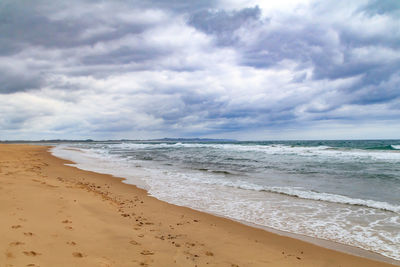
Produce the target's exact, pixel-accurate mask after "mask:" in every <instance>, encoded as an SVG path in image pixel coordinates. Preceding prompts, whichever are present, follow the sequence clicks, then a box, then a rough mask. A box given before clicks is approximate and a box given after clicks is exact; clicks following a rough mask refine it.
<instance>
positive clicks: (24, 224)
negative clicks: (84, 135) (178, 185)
mask: <svg viewBox="0 0 400 267" xmlns="http://www.w3.org/2000/svg"><path fill="white" fill-rule="evenodd" d="M49 149H50V147H48V146H33V145H0V163H1V165H0V174H4V175H2V176H3V177H4V178H3V177H2V179H1V180H0V182H1V183H0V192H1V195H3V196H2V197H0V200H1V201H0V203H1V204H0V205H1V206H0V207H1V210H2V211H4V213H5V214H4V215H6V216H5V217H4V218H5V220H4V222H1V226H2V228H1V229H3V230H1V231H3V232H4V233H2V234H3V236H5V238H4V239H3V240H2V241H0V248H2V249H4V251H6V252H5V253H3V258H0V263H6V266H20V265H18V264H19V263H22V262H24V261H23V260H27V259H28V260H30V261H32V262H33V261H35V260H36V262H37V263H31V264H34V265H30V266H47V265H46V264H49V263H53V264H57V266H60V262H62V263H63V264H64V263H65V264H66V265H65V266H68V265H70V266H71V264H72V265H73V264H75V265H77V266H132V265H133V266H166V265H163V264H166V263H168V264H167V266H196V265H197V266H266V265H267V266H293V265H299V264H300V263H301V264H300V265H301V266H322V265H323V266H338V265H342V266H392V265H390V264H388V263H385V262H383V261H382V260H381V259H371V258H364V257H357V256H354V255H351V254H348V252H346V253H342V252H338V251H335V250H332V249H328V248H324V247H322V246H320V245H314V244H311V243H309V242H308V241H307V242H305V241H302V240H298V239H296V238H293V237H288V236H286V235H280V234H279V233H274V232H273V231H272V232H271V231H269V230H266V229H259V228H257V227H255V226H253V225H249V224H244V223H243V222H236V221H234V220H232V219H228V218H223V217H218V216H216V215H212V214H207V213H205V212H202V211H196V210H193V209H190V208H187V207H181V206H176V205H173V204H169V203H166V202H163V201H161V200H158V199H156V198H154V197H152V196H149V195H148V194H147V191H145V190H144V189H140V188H138V187H136V186H135V185H131V184H127V183H124V182H123V181H124V179H123V178H118V177H114V176H111V175H107V174H100V173H94V172H90V171H84V170H81V169H78V168H76V167H73V166H67V165H65V164H73V162H70V161H67V160H63V159H60V158H56V157H55V156H53V155H52V154H51V153H50V152H49ZM21 167H23V168H22V169H23V170H21ZM24 168H25V169H24ZM15 184H17V186H15ZM32 189H34V191H32ZM4 193H6V194H4ZM7 193H8V195H7ZM12 194H13V195H12ZM38 194H39V195H40V196H41V198H42V197H43V198H44V197H45V196H46V198H45V200H46V201H42V199H41V198H37V197H36V196H37V195H38ZM10 195H12V196H13V197H11V198H10ZM27 195H29V196H31V198H28V200H31V201H32V202H29V201H28V202H27V200H26V199H24V198H25V196H27ZM66 200H68V201H66ZM35 201H37V202H38V203H34V202H35ZM39 202H40V203H39ZM58 202H60V203H58ZM15 203H19V204H18V208H19V209H15V210H13V211H12V210H9V208H10V207H9V206H12V205H14V206H15V205H16V204H15ZM77 203H82V204H80V205H78V204H77ZM39 204H40V205H45V207H46V209H47V210H48V211H50V210H54V211H55V216H58V215H59V214H60V218H57V220H56V221H55V222H54V223H55V224H54V225H53V224H52V223H51V222H47V225H46V226H47V228H49V229H50V230H47V229H46V230H44V229H42V228H43V225H41V224H40V223H42V224H43V223H46V220H43V218H40V216H38V215H41V216H46V212H44V213H42V214H41V213H40V210H42V209H43V206H40V205H39ZM56 204H60V205H61V206H57V205H56ZM32 205H33V206H32ZM27 207H29V208H30V209H27ZM38 207H40V209H38ZM25 210H33V211H32V212H27V211H25ZM66 211H68V212H67V213H68V215H66V216H61V214H64V213H66ZM24 212H25V214H24V216H23V215H21V214H23V213H24ZM17 213H19V214H18V215H17ZM161 213H162V214H161ZM13 214H14V215H13ZM28 215H30V216H28ZM18 216H19V217H20V218H16V217H18ZM2 217H3V216H2ZM22 217H31V218H22ZM61 217H63V218H64V219H62V218H61ZM65 217H68V218H67V219H65ZM20 219H22V220H20ZM24 220H25V221H24ZM31 221H37V222H40V223H39V224H32V225H30V224H31V223H30V222H31ZM60 222H61V223H62V224H61V226H65V227H61V228H60V229H58V228H59V227H57V226H59V224H60ZM64 222H65V223H64ZM70 222H71V223H70ZM105 222H106V223H105ZM18 223H19V224H18ZM9 224H11V226H10V225H9ZM18 225H19V227H18ZM88 225H90V226H91V227H88ZM14 226H15V228H13V227H14ZM29 227H30V228H31V229H35V230H36V231H35V232H33V231H32V232H27V233H32V235H33V237H36V236H37V237H40V236H46V234H47V235H48V236H47V239H45V241H40V240H39V239H38V240H36V241H35V242H33V243H34V244H36V245H37V247H38V250H40V251H39V252H37V251H36V250H26V251H19V253H18V251H17V252H14V250H18V249H19V247H23V246H25V245H28V241H29V240H27V241H18V240H15V239H16V234H15V233H16V232H18V231H19V235H17V236H18V237H19V238H20V239H22V237H23V238H26V236H23V235H21V233H20V232H21V231H20V230H21V229H25V228H29ZM68 227H71V228H73V229H69V228H68ZM20 228H21V229H20ZM68 229H69V230H68ZM66 230H67V231H66ZM65 231H66V232H65ZM25 233H26V232H24V234H25ZM77 233H78V234H77ZM28 235H29V234H28ZM93 236H95V237H96V241H98V242H93V240H92V239H93ZM71 237H74V239H75V240H73V241H71V240H70V239H71ZM133 237H134V238H133ZM43 238H44V237H43ZM28 239H29V238H28ZM31 239H33V238H31ZM53 239H54V240H53ZM59 239H63V241H65V242H56V241H57V240H59ZM133 239H134V240H133ZM66 240H70V241H66ZM101 240H102V241H106V243H102V242H99V241H101ZM7 242H8V244H7ZM16 242H20V243H24V245H22V244H20V245H15V244H16ZM67 242H70V243H71V242H72V243H75V245H73V247H74V250H78V249H77V247H78V246H79V251H75V252H71V251H72V250H70V251H68V253H64V252H65V250H68V249H63V247H62V245H63V246H67V247H68V248H70V247H71V245H68V244H67ZM327 242H330V241H327ZM332 243H333V242H332ZM11 244H14V245H15V246H13V245H11ZM49 244H51V245H52V246H49ZM65 244H67V245H65ZM7 245H8V246H7ZM46 245H47V247H46ZM75 248H76V249H75ZM13 249H14V250H13ZM49 251H51V252H52V253H51V254H52V255H49V254H50V253H48V252H49ZM25 252H27V253H25ZM32 252H34V253H32ZM33 254H36V255H33ZM64 254H65V255H64ZM17 256H18V257H17ZM54 257H56V258H54ZM57 257H58V258H57ZM382 257H384V256H382ZM128 258H129V260H127V259H128ZM385 258H386V257H385ZM33 259H34V260H33ZM388 259H389V260H390V258H388ZM376 260H380V261H376ZM25 262H26V261H25ZM124 262H125V263H124ZM13 264H16V265H13ZM36 264H37V265H36ZM124 264H126V265H124ZM393 264H397V265H399V263H398V262H396V261H395V260H393Z"/></svg>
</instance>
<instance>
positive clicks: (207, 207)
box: [53, 140, 400, 259]
mask: <svg viewBox="0 0 400 267" xmlns="http://www.w3.org/2000/svg"><path fill="white" fill-rule="evenodd" d="M70 147H74V148H78V149H79V150H78V151H77V150H68V149H65V148H70ZM53 153H55V155H57V156H61V157H64V158H68V159H71V160H73V161H75V162H77V163H78V165H79V166H78V167H81V168H83V169H90V170H94V171H100V172H106V173H111V174H114V175H118V176H123V177H126V178H127V182H128V183H133V184H138V185H139V186H143V187H145V188H146V189H147V190H148V191H149V193H150V194H152V195H154V196H155V197H157V198H159V199H162V200H164V201H168V202H170V203H174V204H178V205H183V206H188V207H192V208H195V209H199V210H202V211H207V212H211V213H215V214H218V215H222V216H226V217H230V218H233V219H237V220H242V221H247V222H250V223H255V224H258V225H260V226H267V227H272V228H276V229H279V230H283V231H288V232H292V233H297V234H304V235H308V236H313V237H318V238H323V239H327V240H332V241H336V242H340V243H344V244H349V245H353V246H357V247H361V248H364V249H367V250H371V251H374V252H378V253H380V254H382V255H385V256H388V257H391V258H394V259H400V140H371V141H279V142H278V141H274V142H197V143H192V142H186V143H177V142H169V143H168V142H93V143H80V144H76V143H75V144H63V145H60V146H58V147H56V148H55V149H54V151H53Z"/></svg>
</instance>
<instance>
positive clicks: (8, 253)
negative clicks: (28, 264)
mask: <svg viewBox="0 0 400 267" xmlns="http://www.w3.org/2000/svg"><path fill="white" fill-rule="evenodd" d="M6 257H7V258H9V259H12V258H14V255H13V254H12V253H11V252H6Z"/></svg>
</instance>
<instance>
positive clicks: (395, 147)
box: [391, 145, 400, 150]
mask: <svg viewBox="0 0 400 267" xmlns="http://www.w3.org/2000/svg"><path fill="white" fill-rule="evenodd" d="M391 147H392V148H393V149H396V150H398V149H400V145H391Z"/></svg>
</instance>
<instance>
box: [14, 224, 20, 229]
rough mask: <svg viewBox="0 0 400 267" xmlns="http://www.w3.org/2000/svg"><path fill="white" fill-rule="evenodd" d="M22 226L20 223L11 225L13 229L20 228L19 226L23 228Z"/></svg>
mask: <svg viewBox="0 0 400 267" xmlns="http://www.w3.org/2000/svg"><path fill="white" fill-rule="evenodd" d="M21 227H22V226H21V225H19V224H18V225H13V226H11V228H12V229H18V228H21Z"/></svg>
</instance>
